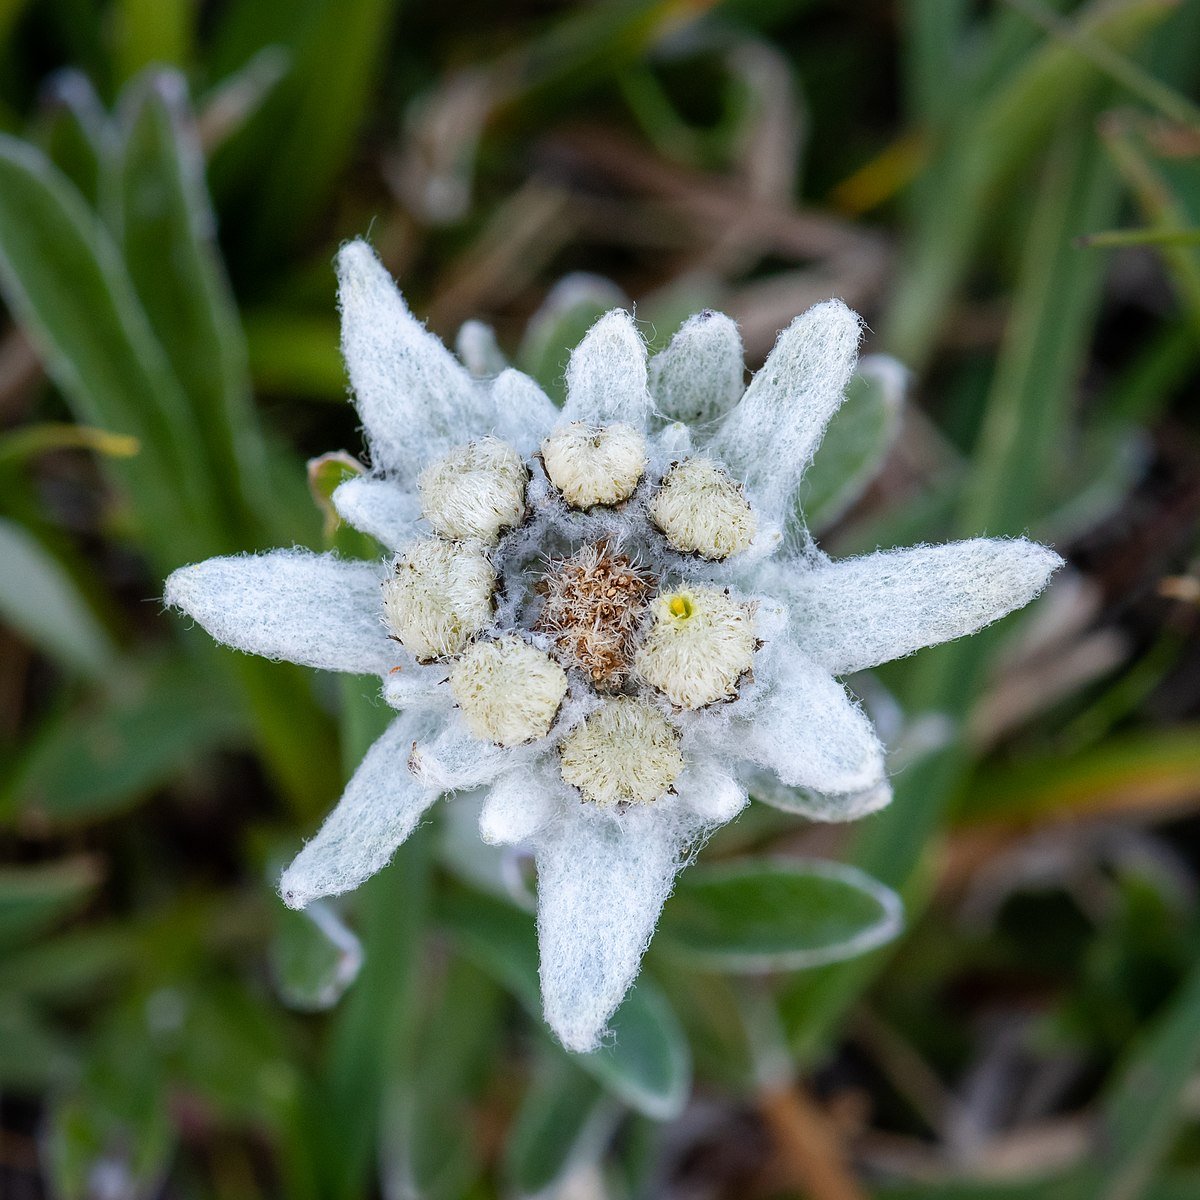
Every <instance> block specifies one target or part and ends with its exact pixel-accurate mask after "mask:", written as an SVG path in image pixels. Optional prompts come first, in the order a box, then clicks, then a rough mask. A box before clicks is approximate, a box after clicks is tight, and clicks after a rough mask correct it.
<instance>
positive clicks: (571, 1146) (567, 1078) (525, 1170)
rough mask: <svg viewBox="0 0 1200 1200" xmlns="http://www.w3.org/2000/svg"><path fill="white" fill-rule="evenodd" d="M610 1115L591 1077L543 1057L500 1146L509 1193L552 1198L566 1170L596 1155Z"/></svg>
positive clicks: (608, 1127) (566, 1063)
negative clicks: (503, 1148) (504, 1141)
mask: <svg viewBox="0 0 1200 1200" xmlns="http://www.w3.org/2000/svg"><path fill="white" fill-rule="evenodd" d="M614 1116H615V1113H614V1110H613V1107H612V1105H611V1103H610V1102H607V1101H606V1100H605V1096H604V1093H603V1091H602V1090H601V1089H600V1087H599V1085H598V1084H597V1083H596V1082H595V1080H594V1079H593V1078H592V1077H591V1076H590V1075H588V1074H587V1073H586V1072H584V1071H581V1070H580V1069H579V1068H578V1067H576V1066H575V1065H574V1064H573V1063H572V1062H571V1060H570V1059H568V1058H567V1057H566V1056H564V1055H561V1054H555V1055H549V1054H546V1055H543V1056H542V1060H541V1062H540V1064H539V1068H538V1071H537V1073H536V1075H535V1076H534V1078H533V1080H532V1082H531V1083H530V1085H529V1087H528V1088H527V1089H526V1090H525V1095H524V1097H523V1098H522V1100H521V1107H520V1108H519V1109H518V1110H517V1116H516V1119H515V1121H514V1123H513V1127H512V1130H511V1132H510V1133H509V1135H508V1138H507V1141H506V1143H505V1152H504V1173H505V1176H506V1177H507V1179H508V1183H509V1186H510V1188H511V1189H512V1191H513V1192H515V1193H516V1194H517V1195H519V1196H528V1197H536V1196H550V1195H553V1194H554V1189H555V1187H556V1186H557V1185H558V1184H559V1183H560V1182H561V1180H562V1179H563V1178H564V1177H565V1176H566V1175H567V1173H568V1172H569V1171H571V1170H573V1169H574V1168H576V1167H578V1166H579V1165H580V1163H581V1162H586V1161H589V1160H592V1159H594V1158H596V1157H598V1155H599V1152H600V1150H601V1149H602V1148H603V1145H604V1142H605V1141H606V1140H607V1137H608V1135H609V1134H610V1133H611V1131H612V1124H613V1118H614Z"/></svg>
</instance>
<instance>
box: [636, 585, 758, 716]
mask: <svg viewBox="0 0 1200 1200" xmlns="http://www.w3.org/2000/svg"><path fill="white" fill-rule="evenodd" d="M652 611H653V617H654V620H653V624H652V625H651V626H650V629H649V631H648V632H647V634H646V640H645V641H644V642H643V643H642V645H641V647H640V648H639V650H638V652H637V657H636V658H635V659H634V669H635V671H636V672H637V674H638V676H639V678H641V679H643V680H645V682H646V683H648V684H650V686H651V687H654V688H657V689H658V690H659V691H660V692H662V694H663V695H664V696H666V697H667V699H668V700H670V701H671V703H672V704H676V705H678V706H679V707H680V708H703V707H704V706H705V705H706V704H712V703H713V702H714V701H717V700H724V699H727V698H728V697H730V696H732V695H734V693H735V692H736V689H737V682H738V680H739V679H740V678H741V677H742V676H743V675H744V674H745V673H746V672H747V671H749V670H750V669H751V667H752V666H753V665H754V650H755V645H756V642H757V636H756V634H755V630H754V618H753V613H752V610H751V606H750V605H749V604H747V603H746V602H745V601H743V600H738V599H736V598H735V597H733V596H731V595H729V593H728V592H725V591H722V590H721V589H720V588H714V587H701V586H696V587H689V588H681V589H680V590H678V591H674V592H664V593H663V594H662V595H660V596H659V597H658V599H657V600H656V601H655V602H654V604H653V606H652Z"/></svg>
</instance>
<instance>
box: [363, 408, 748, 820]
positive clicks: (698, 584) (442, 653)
mask: <svg viewBox="0 0 1200 1200" xmlns="http://www.w3.org/2000/svg"><path fill="white" fill-rule="evenodd" d="M657 457H658V458H659V459H660V460H662V461H657V462H656V461H654V459H655V454H654V452H653V451H652V449H651V447H650V445H649V444H648V442H647V439H646V437H645V436H644V434H642V433H641V432H640V431H639V430H636V429H633V428H631V427H630V426H628V425H625V424H622V423H620V422H613V423H610V424H588V423H586V422H583V421H566V422H563V423H561V424H560V425H559V426H558V427H557V428H555V429H553V430H552V431H551V432H550V433H549V434H548V436H546V437H545V438H544V439H543V440H542V442H541V445H540V448H539V450H538V452H537V453H536V454H534V455H532V456H531V457H530V458H529V459H528V460H527V461H523V460H522V458H521V456H520V454H519V453H518V452H517V451H516V450H515V449H514V448H513V447H512V446H510V445H508V444H507V443H506V442H504V441H502V440H501V439H499V438H497V437H493V436H485V437H482V438H479V439H477V440H475V441H472V442H470V443H468V444H467V445H464V446H456V447H454V448H453V449H452V450H450V451H449V453H447V454H445V455H443V456H441V457H440V458H439V459H437V461H435V462H433V463H432V464H430V465H429V466H427V467H426V468H425V469H424V471H423V472H422V473H421V475H420V477H419V479H418V480H417V490H418V493H419V496H420V504H421V516H422V517H423V518H424V519H425V521H426V522H427V523H428V525H429V527H430V529H431V530H432V531H433V534H432V536H428V537H420V538H417V539H414V540H413V541H411V542H410V543H408V544H407V545H405V546H403V547H401V549H400V550H399V552H398V553H397V555H396V557H395V561H394V565H393V569H392V572H391V574H390V575H389V576H388V578H387V579H386V580H385V581H384V583H383V615H384V622H385V624H386V626H387V628H388V630H389V632H390V634H391V636H392V637H393V638H395V639H396V641H398V642H399V643H400V644H401V645H402V646H403V647H404V648H405V649H406V650H408V651H409V652H410V653H411V654H412V655H413V657H414V658H416V659H417V660H418V661H419V662H421V663H425V664H432V663H446V664H447V665H448V667H449V674H448V682H449V687H450V691H451V694H452V695H453V697H454V702H455V704H456V705H457V706H458V708H459V709H460V710H461V713H462V717H463V720H464V722H465V724H466V726H467V728H468V729H469V730H470V732H471V733H472V734H473V735H474V736H475V737H477V738H479V739H481V740H483V741H486V742H491V743H494V744H495V745H496V746H499V747H506V748H510V747H514V746H519V745H522V744H526V743H532V742H536V741H539V740H540V739H543V738H547V737H553V738H554V739H556V742H557V750H558V765H559V770H560V772H561V776H562V779H563V781H564V782H565V783H567V784H569V785H570V786H572V787H574V788H575V789H576V790H577V791H578V794H579V796H580V797H581V798H582V799H583V800H584V801H586V802H588V803H591V804H594V805H597V806H598V807H601V808H607V807H611V806H613V805H624V804H652V803H653V802H654V801H655V800H657V799H659V798H660V797H662V796H664V795H666V794H667V793H669V792H670V791H671V790H672V787H673V785H674V783H675V780H676V779H677V778H678V776H679V775H680V773H681V772H682V771H683V768H684V757H683V754H682V753H681V750H680V743H681V734H680V731H679V729H678V727H677V720H676V716H677V714H679V713H682V712H686V711H694V710H697V709H701V708H705V707H707V706H708V705H713V704H721V703H723V702H726V701H729V700H732V699H734V698H736V696H737V694H738V686H739V682H740V681H741V680H743V679H745V678H748V677H749V676H750V672H751V670H752V668H753V666H754V656H755V652H756V650H757V648H758V646H759V641H758V635H757V633H756V608H757V605H756V603H755V601H754V600H753V599H752V598H747V597H742V596H737V595H734V594H732V593H731V592H730V590H729V589H728V588H727V587H721V586H717V585H715V584H714V583H712V582H709V581H705V578H704V577H705V575H706V574H709V573H710V572H709V571H707V570H706V568H709V567H711V566H712V565H713V564H716V563H719V562H721V561H723V560H724V559H726V558H728V557H729V556H730V555H732V554H735V553H739V552H741V551H745V550H747V549H749V548H750V546H751V545H752V543H753V539H754V535H755V532H756V530H757V529H758V527H759V521H758V519H757V516H756V514H755V512H754V510H753V508H752V507H751V505H750V503H749V501H748V500H747V499H746V496H745V492H744V489H743V488H742V486H741V485H740V484H739V483H738V482H737V481H736V480H735V479H733V478H732V477H731V476H730V474H729V473H728V472H727V471H726V470H725V468H724V467H723V466H721V464H719V463H718V462H716V461H714V460H713V459H711V458H708V457H706V456H704V455H702V454H695V455H682V456H679V457H668V456H666V455H665V454H663V453H662V452H660V453H659V454H658V456H657ZM644 562H653V563H654V564H655V565H656V567H657V569H658V573H655V572H654V571H652V570H651V569H649V567H647V566H645V565H643V563H644Z"/></svg>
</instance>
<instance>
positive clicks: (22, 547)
mask: <svg viewBox="0 0 1200 1200" xmlns="http://www.w3.org/2000/svg"><path fill="white" fill-rule="evenodd" d="M0 621H3V622H4V623H5V624H6V625H9V626H11V627H12V628H13V629H15V630H16V631H17V632H18V633H19V634H21V636H22V637H25V638H27V639H28V640H29V641H30V642H31V643H32V644H33V645H34V646H36V647H37V648H38V649H39V650H42V651H44V652H45V653H47V654H49V655H51V656H52V657H53V658H55V659H57V660H58V661H59V662H60V663H62V664H63V665H64V666H65V667H67V668H68V669H71V670H76V671H80V672H82V673H83V674H84V675H87V676H90V677H92V678H99V677H101V676H103V675H104V673H105V672H106V671H107V670H108V669H109V668H110V667H111V666H112V663H113V661H114V660H115V657H116V648H115V647H114V646H113V644H112V641H111V639H110V638H109V636H108V634H107V633H106V632H105V630H104V627H103V626H102V625H101V624H100V622H99V621H98V620H97V619H96V617H95V616H94V615H93V613H92V610H91V608H90V607H89V606H88V603H87V601H86V600H84V598H83V596H82V595H81V594H80V592H79V590H78V589H77V588H76V586H75V583H74V581H73V580H72V579H71V577H70V575H68V574H67V572H66V571H65V570H64V569H63V567H62V566H61V565H60V564H59V563H58V561H57V560H56V559H55V558H54V557H53V556H52V555H51V554H50V552H49V551H48V550H46V548H45V547H44V546H42V544H41V543H40V542H39V541H38V540H37V539H36V538H35V537H34V536H33V534H31V533H30V532H29V531H28V530H27V529H25V528H24V527H22V526H21V525H18V524H17V523H16V522H15V521H10V520H8V519H7V518H5V517H0Z"/></svg>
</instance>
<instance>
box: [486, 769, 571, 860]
mask: <svg viewBox="0 0 1200 1200" xmlns="http://www.w3.org/2000/svg"><path fill="white" fill-rule="evenodd" d="M561 793H562V789H561V788H558V789H556V788H555V787H554V786H553V785H552V783H551V781H550V780H549V779H547V778H545V777H544V776H543V774H542V772H540V771H527V770H523V769H518V770H516V771H509V772H508V773H507V774H505V775H501V776H500V778H499V779H497V780H496V782H495V783H494V784H492V788H491V791H489V792H488V794H487V798H486V799H485V800H484V802H483V811H482V812H481V813H480V814H479V836H480V837H482V838H483V840H484V841H485V842H487V844H488V845H489V846H510V845H513V844H514V843H516V842H524V841H528V840H529V839H530V838H531V837H533V836H534V835H535V834H536V833H538V832H539V831H540V830H541V829H543V828H544V827H545V826H546V824H547V823H548V822H549V821H550V819H551V817H552V816H553V815H554V812H555V802H556V801H557V800H558V799H560V797H561Z"/></svg>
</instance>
